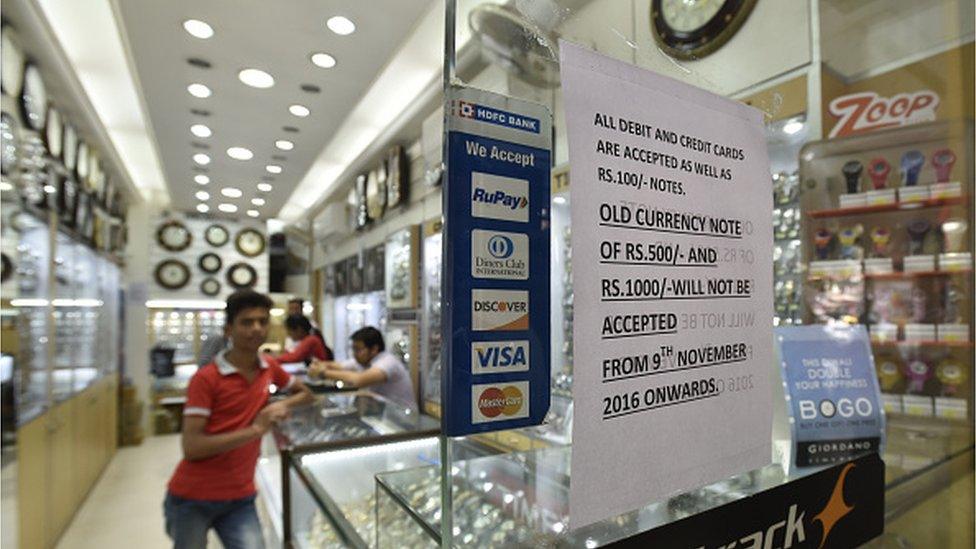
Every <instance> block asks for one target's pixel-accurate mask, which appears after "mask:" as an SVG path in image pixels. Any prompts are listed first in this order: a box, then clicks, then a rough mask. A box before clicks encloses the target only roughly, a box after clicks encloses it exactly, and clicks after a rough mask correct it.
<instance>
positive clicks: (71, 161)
mask: <svg viewBox="0 0 976 549" xmlns="http://www.w3.org/2000/svg"><path fill="white" fill-rule="evenodd" d="M62 149H64V150H63V151H62V153H63V154H62V155H61V157H62V159H63V160H64V167H65V168H68V171H72V172H73V171H75V168H76V167H78V134H77V133H75V128H74V126H72V125H71V124H65V125H64V144H63V145H62Z"/></svg>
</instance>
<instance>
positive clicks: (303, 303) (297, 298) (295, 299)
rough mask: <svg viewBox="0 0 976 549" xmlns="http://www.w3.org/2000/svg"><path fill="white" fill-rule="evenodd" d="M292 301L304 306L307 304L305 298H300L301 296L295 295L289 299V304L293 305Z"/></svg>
mask: <svg viewBox="0 0 976 549" xmlns="http://www.w3.org/2000/svg"><path fill="white" fill-rule="evenodd" d="M292 303H298V304H299V305H301V306H302V307H304V306H305V300H304V299H302V298H300V297H293V298H291V299H289V300H288V304H289V305H291V304H292Z"/></svg>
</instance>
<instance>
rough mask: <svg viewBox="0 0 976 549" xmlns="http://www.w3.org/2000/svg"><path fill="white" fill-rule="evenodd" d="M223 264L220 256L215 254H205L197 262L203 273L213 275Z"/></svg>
mask: <svg viewBox="0 0 976 549" xmlns="http://www.w3.org/2000/svg"><path fill="white" fill-rule="evenodd" d="M223 264H224V262H223V261H221V260H220V256H219V255H217V254H215V253H205V254H203V255H201V256H200V260H199V261H197V265H198V266H199V267H200V270H201V271H203V272H205V273H211V274H212V273H216V272H217V271H219V270H220V268H221V267H222V266H223Z"/></svg>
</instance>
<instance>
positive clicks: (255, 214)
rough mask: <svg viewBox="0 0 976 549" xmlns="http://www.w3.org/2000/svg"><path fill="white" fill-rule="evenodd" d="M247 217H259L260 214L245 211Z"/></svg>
mask: <svg viewBox="0 0 976 549" xmlns="http://www.w3.org/2000/svg"><path fill="white" fill-rule="evenodd" d="M247 215H249V216H251V217H257V216H259V215H261V214H259V213H258V211H257V210H248V211H247Z"/></svg>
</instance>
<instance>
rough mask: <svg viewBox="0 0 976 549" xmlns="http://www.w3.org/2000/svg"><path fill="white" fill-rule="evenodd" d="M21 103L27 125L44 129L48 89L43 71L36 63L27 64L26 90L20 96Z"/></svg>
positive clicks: (37, 129) (39, 129) (36, 128)
mask: <svg viewBox="0 0 976 549" xmlns="http://www.w3.org/2000/svg"><path fill="white" fill-rule="evenodd" d="M20 105H21V107H22V108H23V110H24V120H26V121H27V125H28V126H30V127H31V129H34V130H36V131H41V130H43V129H44V123H45V120H46V119H47V89H45V88H44V81H43V80H41V71H39V70H38V69H37V66H36V65H27V68H26V69H24V90H23V93H22V94H21V96H20Z"/></svg>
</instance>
